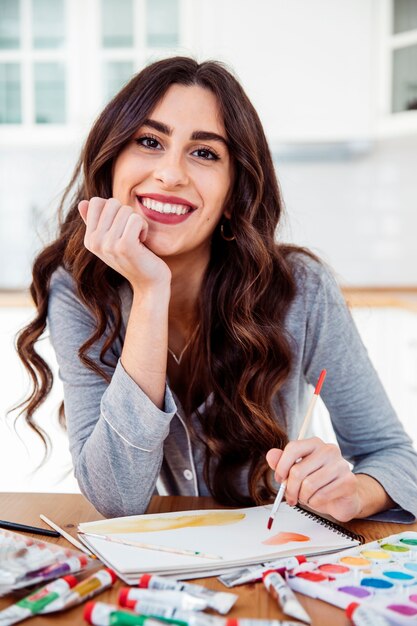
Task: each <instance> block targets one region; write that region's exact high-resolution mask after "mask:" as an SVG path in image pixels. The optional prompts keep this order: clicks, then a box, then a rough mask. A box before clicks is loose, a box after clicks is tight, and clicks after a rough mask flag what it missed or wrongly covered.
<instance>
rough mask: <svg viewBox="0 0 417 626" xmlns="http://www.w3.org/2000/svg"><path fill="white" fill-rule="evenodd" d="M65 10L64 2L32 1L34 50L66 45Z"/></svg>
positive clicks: (51, 0)
mask: <svg viewBox="0 0 417 626" xmlns="http://www.w3.org/2000/svg"><path fill="white" fill-rule="evenodd" d="M64 8H65V7H64V1H63V0H32V23H33V31H32V42H33V47H34V48H37V49H44V48H59V47H62V46H63V45H64V43H65V14H64Z"/></svg>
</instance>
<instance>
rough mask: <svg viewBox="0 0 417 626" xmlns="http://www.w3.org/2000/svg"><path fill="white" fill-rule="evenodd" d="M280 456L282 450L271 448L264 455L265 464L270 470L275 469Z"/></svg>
mask: <svg viewBox="0 0 417 626" xmlns="http://www.w3.org/2000/svg"><path fill="white" fill-rule="evenodd" d="M281 456H282V450H279V449H278V448H271V449H270V450H268V452H267V453H266V462H267V463H268V465H269V467H270V468H271V469H273V470H274V469H275V468H276V466H277V464H278V461H279V460H280V458H281Z"/></svg>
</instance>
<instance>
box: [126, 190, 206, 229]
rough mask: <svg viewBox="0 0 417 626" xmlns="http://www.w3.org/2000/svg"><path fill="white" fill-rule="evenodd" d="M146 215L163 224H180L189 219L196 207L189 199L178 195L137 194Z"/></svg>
mask: <svg viewBox="0 0 417 626" xmlns="http://www.w3.org/2000/svg"><path fill="white" fill-rule="evenodd" d="M137 200H138V202H139V205H140V207H141V209H142V212H143V213H144V215H145V217H148V218H149V219H151V220H153V221H155V222H160V223H163V224H178V223H179V222H183V221H184V220H185V219H187V218H188V217H189V216H190V215H191V214H192V213H193V212H194V210H195V209H196V207H195V206H194V205H192V204H191V203H190V202H189V201H188V200H185V199H184V198H179V197H177V196H162V195H160V194H149V195H146V196H145V195H144V196H137Z"/></svg>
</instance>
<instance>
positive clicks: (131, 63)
mask: <svg viewBox="0 0 417 626" xmlns="http://www.w3.org/2000/svg"><path fill="white" fill-rule="evenodd" d="M99 8H100V21H99V23H100V28H101V33H100V38H99V40H100V41H101V58H102V65H101V68H102V100H103V102H106V101H107V100H109V99H110V98H111V97H112V96H113V95H114V94H115V93H116V92H117V91H118V90H119V89H120V88H121V87H122V86H123V84H124V83H125V82H127V81H128V80H129V79H130V78H131V76H132V75H133V74H134V73H135V72H137V71H139V70H140V69H141V68H142V67H144V66H145V65H147V64H148V63H149V61H150V59H151V60H152V61H155V59H156V58H158V57H159V56H165V54H166V50H167V49H168V48H169V49H170V51H172V50H173V49H175V48H176V47H177V46H178V45H179V43H180V36H179V16H180V2H179V0H100V4H99Z"/></svg>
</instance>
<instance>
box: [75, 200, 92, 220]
mask: <svg viewBox="0 0 417 626" xmlns="http://www.w3.org/2000/svg"><path fill="white" fill-rule="evenodd" d="M88 204H89V202H88V200H81V202H79V203H78V211H79V212H80V215H81V217H82V219H83V222H84V224H87V211H88Z"/></svg>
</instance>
